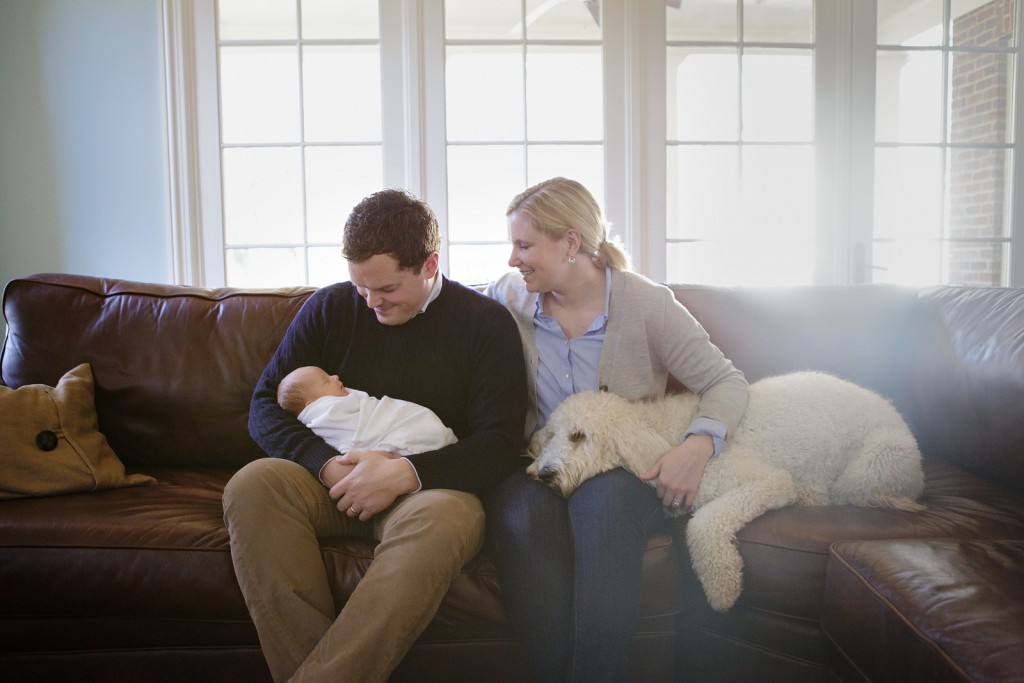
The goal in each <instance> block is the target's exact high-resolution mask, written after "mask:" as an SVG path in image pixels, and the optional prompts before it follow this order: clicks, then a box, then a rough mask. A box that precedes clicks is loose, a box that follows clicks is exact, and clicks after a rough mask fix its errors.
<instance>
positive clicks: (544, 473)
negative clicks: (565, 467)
mask: <svg viewBox="0 0 1024 683" xmlns="http://www.w3.org/2000/svg"><path fill="white" fill-rule="evenodd" d="M537 478H538V479H540V480H541V481H542V482H544V483H545V484H550V483H551V480H552V479H554V478H555V470H553V469H551V468H550V467H543V468H541V469H540V470H538V471H537Z"/></svg>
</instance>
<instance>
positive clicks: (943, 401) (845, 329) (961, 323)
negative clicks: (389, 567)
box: [0, 275, 1024, 682]
mask: <svg viewBox="0 0 1024 683" xmlns="http://www.w3.org/2000/svg"><path fill="white" fill-rule="evenodd" d="M674 290H675V292H676V295H677V297H678V298H679V299H680V300H681V301H683V302H684V303H685V304H686V305H687V307H688V308H689V309H690V310H691V312H693V314H694V315H695V316H696V317H697V318H698V319H699V320H700V321H701V322H702V323H703V324H704V325H705V327H706V328H707V329H708V332H709V333H710V334H711V337H712V339H713V340H714V341H715V342H716V343H717V344H718V345H719V346H720V347H721V348H722V349H723V351H725V353H726V354H727V355H728V356H729V357H731V358H732V359H733V361H734V362H735V363H736V364H737V366H738V367H740V368H741V369H742V370H744V372H746V373H747V375H748V377H749V378H750V379H751V380H752V381H753V380H756V379H758V378H759V377H763V376H766V375H770V374H776V373H780V372H785V371H791V370H798V369H819V370H826V371H831V372H834V373H836V374H838V375H841V376H843V377H846V378H848V379H851V380H853V381H856V382H859V383H861V384H863V385H865V386H868V387H871V388H873V389H876V390H878V391H880V392H882V393H883V394H885V395H886V396H888V397H890V398H891V399H892V400H893V402H894V403H895V404H896V405H897V407H899V408H900V409H901V410H902V411H903V413H904V415H905V416H906V417H907V419H908V422H909V423H910V424H911V426H912V428H913V429H914V432H915V434H916V435H917V437H918V440H919V442H920V445H921V448H922V450H923V452H924V453H925V456H926V462H925V469H926V476H927V485H926V491H925V497H924V501H923V502H925V503H926V504H927V506H928V509H927V510H926V511H925V512H921V513H914V514H910V513H902V512H896V511H891V510H881V509H865V508H849V507H832V508H811V509H799V508H786V509H782V510H777V511H774V512H771V513H768V514H766V515H764V516H763V517H761V518H759V519H757V520H755V521H754V522H752V523H751V524H750V525H748V526H747V527H746V528H745V529H744V530H743V531H742V532H741V533H740V535H739V543H740V549H741V552H742V554H743V557H744V560H745V563H746V569H745V583H744V591H743V595H742V596H741V598H740V601H739V603H738V604H737V605H736V606H735V607H734V608H733V609H732V610H730V611H728V612H726V613H724V614H719V613H716V612H714V611H712V610H711V609H710V608H709V607H708V606H707V603H706V601H705V600H704V597H703V593H702V592H701V589H700V586H699V584H698V583H697V581H696V578H695V577H694V576H693V573H692V571H691V570H690V569H689V564H688V563H689V560H688V558H687V557H686V551H685V543H683V542H682V533H683V530H684V526H683V524H684V523H685V520H683V522H681V523H679V524H674V523H673V525H669V526H668V527H667V530H666V532H665V533H662V534H658V535H656V536H654V537H652V538H651V539H650V542H649V543H648V548H647V553H646V556H645V561H644V574H645V575H644V584H645V594H644V605H643V617H642V620H641V624H640V628H639V629H638V632H637V634H636V636H635V638H634V641H633V651H632V652H633V659H632V661H633V670H634V673H635V680H639V681H668V680H695V681H716V680H719V681H749V680H760V681H765V680H768V681H771V680H777V681H823V680H826V679H827V678H828V677H830V676H831V677H833V678H834V679H839V680H851V681H852V680H887V679H886V678H884V677H883V676H884V675H886V674H885V672H887V671H888V668H887V667H886V666H885V657H887V656H889V653H891V652H892V648H891V646H892V642H891V636H892V630H893V629H894V628H895V626H893V624H896V623H901V624H904V625H908V628H907V629H906V634H905V638H904V641H903V642H910V640H912V639H913V636H914V634H915V633H919V632H920V631H921V629H927V628H930V627H931V626H930V622H927V621H926V620H925V617H928V615H929V613H930V612H931V611H933V610H934V605H935V603H934V586H932V587H931V588H929V587H928V584H927V581H926V580H925V579H927V578H928V577H929V576H930V572H929V570H928V568H929V566H930V565H928V564H927V563H926V564H924V565H923V566H924V569H923V570H921V573H922V577H923V578H920V579H919V580H918V582H917V583H915V584H914V585H912V586H909V587H908V586H906V585H903V584H902V583H901V581H900V573H899V571H898V567H899V559H900V557H901V553H902V554H903V556H904V557H905V556H907V555H906V554H907V553H910V554H911V555H910V556H913V557H917V555H916V554H915V553H916V552H917V551H915V550H914V548H919V549H923V548H931V546H930V545H929V544H945V545H941V546H938V547H941V550H942V553H936V552H935V548H931V549H930V550H929V551H927V552H925V551H923V550H922V551H921V552H924V553H925V556H926V557H936V558H937V557H939V555H940V554H941V556H942V558H944V559H943V561H944V562H946V563H947V564H945V565H941V566H942V567H946V566H948V565H949V564H950V563H952V564H953V565H956V564H957V558H958V557H960V554H963V555H965V556H967V557H969V558H971V557H974V558H976V557H977V556H978V555H979V553H982V550H981V549H989V550H990V551H991V556H993V557H998V558H999V562H997V563H996V564H998V568H1001V571H1003V573H1004V574H1005V573H1007V572H1008V573H1009V575H1010V576H1021V575H1022V574H1024V564H1021V562H1022V557H1021V556H1022V554H1024V553H1020V552H1017V553H1016V554H1014V553H1012V552H1009V551H1008V550H1007V548H1013V547H1017V548H1019V544H1018V545H1017V546H1013V544H1014V543H1017V542H1019V541H1024V291H1022V290H1013V289H961V288H951V287H942V288H936V289H931V290H926V291H923V292H920V293H919V292H918V291H917V290H913V289H907V288H898V287H888V286H851V287H805V288H787V289H770V290H759V289H720V288H708V287H691V286H675V287H674ZM310 291H311V290H309V289H280V290H263V291H241V290H232V289H220V290H204V289H196V288H187V287H173V286H166V285H156V284H145V283H135V282H125V281H118V280H103V279H98V278H91V277H82V276H70V275H39V276H34V277H29V278H24V279H19V280H15V281H12V282H11V283H9V284H8V286H7V288H6V291H5V294H4V315H5V318H6V320H7V324H8V335H7V338H6V340H5V344H4V350H3V356H2V365H0V380H2V383H3V384H5V385H7V386H10V387H19V386H22V385H24V384H30V383H42V384H53V383H55V382H56V381H57V380H58V379H59V378H60V377H61V375H62V374H63V373H64V372H66V371H68V370H69V369H71V368H72V367H74V366H75V365H77V364H79V363H82V362H88V363H90V364H91V365H92V367H93V371H94V375H95V379H96V408H97V412H98V417H99V424H100V428H101V430H102V431H103V432H104V434H105V435H106V436H107V439H108V440H109V442H110V445H111V446H112V447H113V448H114V450H115V451H116V453H117V454H118V455H119V456H120V458H121V460H122V461H123V462H124V463H125V465H126V467H127V468H128V470H129V471H133V472H143V473H146V474H149V475H152V476H153V477H155V478H156V479H157V483H156V484H155V485H152V486H144V487H134V488H122V489H115V490H110V491H102V492H94V493H83V494H73V495H64V496H54V497H47V498H33V499H18V500H7V501H0V671H3V672H4V678H5V680H17V681H21V680H26V681H27V680H80V681H85V680H96V681H104V682H110V681H122V680H124V681H135V680H142V679H145V680H150V681H161V680H167V681H171V680H173V681H182V680H189V681H205V680H209V681H214V680H216V681H233V680H237V681H246V682H250V681H259V680H267V679H268V674H267V671H266V667H265V665H264V663H263V659H262V656H261V654H260V651H259V645H258V642H257V639H256V634H255V630H254V629H253V626H252V623H251V622H250V621H249V618H248V614H247V612H246V608H245V604H244V602H243V600H242V596H241V594H240V592H239V590H238V587H237V585H236V583H235V579H234V573H233V571H232V568H231V558H230V554H229V552H228V540H227V533H226V531H225V529H224V526H223V522H222V519H221V503H220V496H221V491H222V490H223V486H224V483H225V482H226V481H227V480H228V478H229V477H230V476H231V473H232V472H233V471H234V470H235V469H237V468H238V467H240V466H241V465H242V464H244V463H246V462H248V461H250V460H252V459H254V458H258V457H261V456H262V455H263V454H262V453H261V452H260V450H259V449H258V448H257V447H256V446H255V444H254V443H253V442H252V441H251V440H250V439H249V437H248V433H247V430H246V417H247V412H248V403H249V397H250V394H251V391H252V388H253V386H254V384H255V382H256V378H257V377H258V375H259V373H260V372H261V370H262V369H263V366H264V365H265V363H266V362H267V360H268V359H269V358H270V355H271V354H272V353H273V350H274V348H275V347H276V345H277V343H278V340H279V339H280V338H281V336H282V335H283V333H284V330H285V328H286V327H287V325H288V323H289V321H290V320H291V318H292V316H293V315H294V314H295V312H296V311H297V310H298V308H299V307H300V306H301V305H302V302H303V301H304V300H305V298H306V297H307V296H308V295H309V293H310ZM795 419H799V416H795ZM839 541H851V542H852V541H857V542H858V543H859V545H858V544H855V543H850V544H847V543H836V542H839ZM861 542H863V543H861ZM871 543H874V544H876V545H873V546H872V545H870V544H871ZM833 544H835V545H833ZM915 544H916V545H915ZM865 545H867V548H866V549H865ZM322 548H323V556H324V561H325V563H326V566H327V567H328V570H329V571H330V572H331V573H332V575H333V576H334V577H335V585H336V586H337V594H336V598H337V601H338V603H339V605H340V604H343V603H344V601H345V597H346V595H347V594H348V593H349V592H350V591H351V589H352V587H353V585H354V584H355V583H356V581H357V580H358V579H359V577H360V576H361V574H362V572H363V571H364V570H365V568H366V566H367V564H368V563H369V561H370V558H371V557H372V547H371V545H370V544H368V543H367V542H365V541H360V540H355V539H350V538H333V539H325V540H324V541H323V543H322ZM908 548H909V550H908ZM830 552H831V554H830ZM865 553H867V554H865ZM928 553H931V554H930V555H929V554H928ZM982 554H983V553H982ZM878 557H882V558H885V562H887V563H888V564H887V565H886V566H889V567H891V570H890V571H889V572H883V573H877V572H875V573H873V572H872V571H871V568H872V566H875V565H873V564H872V563H873V562H875V563H876V564H877V562H878V560H876V559H873V558H878ZM865 558H867V559H865ZM935 562H936V563H937V564H936V565H935V566H936V567H939V566H940V564H939V563H938V559H936V560H935ZM965 564H966V563H961V564H960V565H959V566H960V567H961V569H962V568H963V567H964V566H965ZM916 566H918V568H919V569H920V567H921V564H920V563H918V564H917V565H916ZM986 569H992V568H991V567H988V566H987V565H986V566H981V567H974V571H960V572H954V573H950V572H946V573H943V576H956V577H959V578H958V580H961V581H963V583H964V585H963V586H960V588H961V589H962V590H961V591H960V594H961V595H970V594H971V593H972V590H973V588H972V586H971V585H970V584H971V582H977V581H982V582H985V583H986V584H987V582H988V581H989V578H988V577H989V576H990V575H989V574H986V573H985V571H984V570H986ZM887 580H888V581H887ZM1000 585H1002V584H1000ZM851 587H859V590H853V589H852V588H851ZM915 589H917V591H918V594H915ZM946 589H949V587H948V586H946ZM499 590H500V589H499V586H498V583H497V579H496V572H495V570H494V567H493V564H492V562H491V560H490V558H489V556H488V554H487V553H486V551H485V552H484V553H483V554H481V556H480V557H478V558H476V559H475V560H474V561H473V562H471V563H470V565H468V566H467V567H466V568H465V570H464V571H463V573H462V575H461V576H460V578H459V579H458V580H457V582H456V583H455V585H454V586H453V588H452V590H451V592H450V593H449V595H448V597H447V598H446V600H445V602H444V604H443V605H442V607H441V609H440V611H439V613H438V614H437V616H436V617H435V619H434V621H433V622H432V624H431V625H430V626H429V627H428V629H427V631H426V632H425V633H424V634H423V635H422V636H421V638H420V639H419V640H418V642H417V643H416V644H415V646H414V647H413V649H412V650H411V651H410V653H409V654H408V656H407V657H406V659H405V661H404V662H403V663H402V665H401V666H400V668H399V670H398V671H396V673H395V675H394V677H393V680H396V681H404V680H410V681H411V680H416V681H432V680H436V681H441V680H444V681H522V680H525V678H526V674H525V667H524V666H523V661H522V656H521V655H520V654H519V653H518V651H517V650H516V648H515V646H514V644H513V642H512V640H511V638H510V634H509V632H508V628H507V625H506V623H505V620H504V617H503V615H502V611H501V608H500V599H499ZM887 591H888V592H887ZM893 591H895V592H897V593H899V597H900V599H899V600H895V599H890V598H886V597H884V596H887V595H891V594H893ZM1007 591H1009V593H1008V594H1006V595H1003V598H1004V600H1003V607H1004V609H1003V610H1002V611H998V610H997V611H995V612H992V611H991V610H990V613H991V614H990V616H991V617H992V618H995V619H1003V620H1006V621H1007V622H1009V623H1006V624H1005V628H1003V629H1002V631H1001V633H1002V635H1003V637H1002V640H1000V638H999V637H998V634H999V632H1000V631H999V629H995V633H996V634H997V635H996V636H993V635H992V634H991V633H990V632H989V631H985V634H984V637H980V636H979V637H978V638H977V639H974V640H972V639H971V638H970V636H969V632H970V630H969V628H968V629H967V630H966V633H967V634H968V635H967V636H966V637H964V636H963V634H964V633H965V630H964V626H963V624H960V623H959V622H957V620H956V619H957V618H958V617H957V615H958V614H963V618H965V619H976V618H977V616H978V612H979V610H984V608H985V605H986V604H987V603H979V604H973V605H971V604H965V605H964V606H963V611H962V612H957V613H950V614H949V615H947V618H946V620H945V621H943V622H942V623H943V624H944V625H945V627H946V628H947V629H948V630H949V632H950V633H954V634H957V637H955V638H951V639H948V640H943V639H941V638H938V637H933V638H932V639H931V640H929V641H928V642H926V643H924V644H920V645H919V647H917V648H916V649H912V648H906V649H905V651H901V652H900V655H899V656H900V657H904V658H914V657H918V658H920V660H921V664H920V667H918V668H913V667H912V666H911V664H913V662H905V664H906V666H905V667H904V668H903V669H901V671H949V672H954V673H955V674H956V675H957V676H960V677H959V678H955V677H951V678H949V680H995V679H992V678H986V675H987V674H986V672H987V671H991V670H996V671H1002V672H1004V673H1005V672H1006V671H1010V672H1013V673H1014V675H1016V676H1017V677H1020V676H1024V658H1021V657H1019V656H1018V657H1017V659H1016V661H1014V660H1013V657H1014V652H1015V651H1014V649H1013V643H1012V642H1011V643H1010V647H1002V648H1000V646H1001V645H1005V642H1006V641H1008V639H1011V638H1012V637H1013V634H1019V633H1020V632H1021V630H1022V628H1024V618H1022V611H1024V610H1022V608H1021V605H1024V593H1022V592H1021V589H1020V588H1019V587H1017V588H1015V589H1014V588H1009V589H1007ZM865 595H872V596H875V599H874V600H873V601H868V600H867V599H866V598H865V597H864V596H865ZM879 596H883V597H879ZM915 600H918V601H915ZM966 602H967V603H970V600H967V601H966ZM1006 606H1009V608H1006ZM1014 606H1016V607H1014ZM889 608H891V609H889ZM886 609H888V610H889V611H888V612H886ZM863 610H868V611H867V612H864V611H863ZM915 610H919V611H915ZM861 617H863V618H861ZM915 619H919V620H920V623H921V626H920V628H917V627H915V628H910V627H911V626H915V624H916V623H917V622H915ZM886 624H888V626H885V625H886ZM871 625H879V630H877V631H876V630H873V629H871V628H869V627H870V626H871ZM826 629H827V631H826ZM932 635H934V634H932ZM949 642H953V643H954V645H956V647H951V646H950V645H949V644H948V643H949ZM1019 646H1020V639H1019V635H1018V636H1017V647H1018V648H1019ZM943 648H945V649H943ZM1016 652H1019V649H1018V650H1016ZM936 653H938V654H936ZM1000 657H1002V658H1003V660H1005V662H1006V663H1005V665H1004V666H1003V667H1002V668H1001V669H992V668H991V667H989V668H975V664H974V663H976V662H979V661H987V662H991V661H992V660H993V658H996V659H998V658H1000ZM925 660H927V662H925ZM926 666H929V667H931V668H930V669H929V668H925V667H926ZM943 667H945V668H943ZM979 667H980V665H979ZM1014 667H1016V668H1014ZM858 676H859V677H860V678H858ZM892 680H896V679H895V678H892ZM901 680H907V679H906V678H903V679H901ZM935 680H941V679H935Z"/></svg>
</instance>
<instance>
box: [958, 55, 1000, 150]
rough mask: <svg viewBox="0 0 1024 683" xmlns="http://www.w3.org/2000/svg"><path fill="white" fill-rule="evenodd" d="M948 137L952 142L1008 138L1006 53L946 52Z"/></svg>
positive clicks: (996, 140) (993, 140)
mask: <svg viewBox="0 0 1024 683" xmlns="http://www.w3.org/2000/svg"><path fill="white" fill-rule="evenodd" d="M950 61H951V65H950V80H951V89H950V108H951V111H950V139H951V140H952V141H953V142H1008V141H1009V140H1010V139H1012V135H1011V129H1010V124H1011V121H1012V118H1011V117H1010V111H1011V109H1010V96H1011V95H1012V93H1013V87H1012V76H1013V71H1012V64H1013V58H1012V57H1011V56H1010V55H993V54H977V53H967V54H962V53H954V54H952V55H950Z"/></svg>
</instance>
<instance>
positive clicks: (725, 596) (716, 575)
mask: <svg viewBox="0 0 1024 683" xmlns="http://www.w3.org/2000/svg"><path fill="white" fill-rule="evenodd" d="M707 521H708V520H707V519H705V518H704V517H703V516H702V515H701V514H700V511H698V513H697V514H696V515H695V516H694V517H693V518H692V519H691V520H690V523H689V524H688V525H687V528H686V542H687V547H688V548H689V550H690V562H691V563H692V564H693V571H694V572H695V573H696V574H697V578H698V579H700V583H701V586H702V587H703V588H704V595H705V596H707V599H708V604H710V605H711V607H712V609H714V610H715V611H718V612H724V611H726V610H727V609H729V608H730V607H732V606H733V605H735V604H736V601H737V600H738V599H739V597H740V593H741V592H742V591H743V557H742V556H741V555H740V552H739V550H737V548H736V545H735V541H734V539H733V538H732V535H731V534H728V533H722V532H721V531H722V530H721V529H716V528H715V527H714V526H709V525H707V524H706V522H707Z"/></svg>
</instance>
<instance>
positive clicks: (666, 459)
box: [640, 434, 715, 510]
mask: <svg viewBox="0 0 1024 683" xmlns="http://www.w3.org/2000/svg"><path fill="white" fill-rule="evenodd" d="M714 452H715V444H714V441H712V439H711V437H710V436H708V435H706V434H691V435H690V436H688V437H686V439H685V440H684V441H683V442H682V443H681V444H679V445H678V446H676V447H674V448H672V449H671V450H670V451H668V452H667V453H665V455H663V456H661V458H659V459H658V462H656V463H655V464H654V467H652V468H651V469H649V470H648V471H646V472H644V473H643V474H641V475H640V478H641V479H643V480H645V481H652V480H653V481H654V486H655V489H656V490H657V491H658V497H659V498H661V504H662V505H664V506H665V507H667V508H670V509H672V510H680V509H682V510H686V509H688V508H690V507H692V506H693V501H694V500H695V499H696V498H697V489H698V488H699V487H700V480H701V478H702V477H703V476H704V468H705V467H706V466H707V464H708V460H710V459H711V456H712V455H714Z"/></svg>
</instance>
